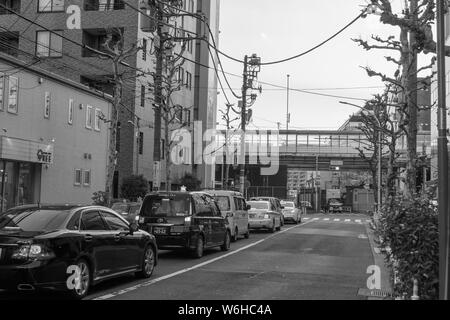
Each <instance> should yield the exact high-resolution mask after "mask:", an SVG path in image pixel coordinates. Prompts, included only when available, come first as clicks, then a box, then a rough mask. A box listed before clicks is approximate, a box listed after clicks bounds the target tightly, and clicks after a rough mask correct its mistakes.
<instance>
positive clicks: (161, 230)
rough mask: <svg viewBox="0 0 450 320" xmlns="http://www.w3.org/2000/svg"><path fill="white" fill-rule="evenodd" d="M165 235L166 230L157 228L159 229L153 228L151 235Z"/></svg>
mask: <svg viewBox="0 0 450 320" xmlns="http://www.w3.org/2000/svg"><path fill="white" fill-rule="evenodd" d="M166 233H167V229H166V228H159V227H154V228H153V234H166Z"/></svg>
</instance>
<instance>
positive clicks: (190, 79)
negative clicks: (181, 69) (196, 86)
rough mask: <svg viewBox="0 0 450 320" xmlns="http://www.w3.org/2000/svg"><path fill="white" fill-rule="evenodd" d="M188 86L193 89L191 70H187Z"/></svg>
mask: <svg viewBox="0 0 450 320" xmlns="http://www.w3.org/2000/svg"><path fill="white" fill-rule="evenodd" d="M186 88H188V89H189V90H191V89H192V74H191V73H190V72H189V71H186Z"/></svg>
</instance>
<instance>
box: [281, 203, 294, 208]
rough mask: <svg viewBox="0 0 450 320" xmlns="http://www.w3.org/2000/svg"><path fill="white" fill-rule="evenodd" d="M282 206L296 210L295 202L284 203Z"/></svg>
mask: <svg viewBox="0 0 450 320" xmlns="http://www.w3.org/2000/svg"><path fill="white" fill-rule="evenodd" d="M281 205H282V206H284V207H285V208H295V205H294V203H293V202H282V203H281Z"/></svg>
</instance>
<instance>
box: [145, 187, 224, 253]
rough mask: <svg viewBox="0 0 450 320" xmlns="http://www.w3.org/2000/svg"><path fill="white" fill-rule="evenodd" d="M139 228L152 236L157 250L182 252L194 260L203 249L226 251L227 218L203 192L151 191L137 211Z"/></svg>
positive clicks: (212, 199) (209, 196) (210, 197)
mask: <svg viewBox="0 0 450 320" xmlns="http://www.w3.org/2000/svg"><path fill="white" fill-rule="evenodd" d="M138 221H139V227H140V228H141V229H142V230H145V231H147V232H149V233H151V234H153V235H154V236H155V238H156V244H157V246H158V248H159V249H168V250H170V249H180V248H181V249H185V250H188V251H190V252H191V253H192V255H193V256H194V257H195V258H201V257H202V256H203V251H204V249H207V248H213V247H220V248H221V249H222V251H228V250H229V249H230V242H231V233H230V229H229V226H228V221H227V219H225V218H223V217H222V213H221V212H220V209H219V207H218V205H217V203H216V201H215V200H214V198H213V197H212V196H211V195H209V194H207V193H204V192H152V193H150V194H148V195H147V196H145V198H144V201H143V203H142V206H141V210H140V212H139V218H138Z"/></svg>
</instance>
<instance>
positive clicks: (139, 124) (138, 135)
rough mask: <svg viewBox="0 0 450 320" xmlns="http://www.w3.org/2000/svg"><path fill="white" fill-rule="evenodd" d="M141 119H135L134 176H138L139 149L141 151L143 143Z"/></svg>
mask: <svg viewBox="0 0 450 320" xmlns="http://www.w3.org/2000/svg"><path fill="white" fill-rule="evenodd" d="M140 121H141V119H139V117H136V127H137V137H136V138H137V142H138V145H137V152H136V175H137V176H138V175H139V155H140V153H139V152H140V149H141V144H142V143H143V141H142V140H141V123H140Z"/></svg>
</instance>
